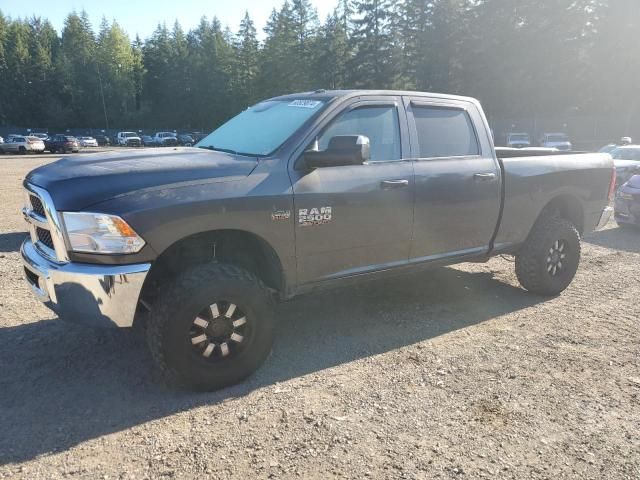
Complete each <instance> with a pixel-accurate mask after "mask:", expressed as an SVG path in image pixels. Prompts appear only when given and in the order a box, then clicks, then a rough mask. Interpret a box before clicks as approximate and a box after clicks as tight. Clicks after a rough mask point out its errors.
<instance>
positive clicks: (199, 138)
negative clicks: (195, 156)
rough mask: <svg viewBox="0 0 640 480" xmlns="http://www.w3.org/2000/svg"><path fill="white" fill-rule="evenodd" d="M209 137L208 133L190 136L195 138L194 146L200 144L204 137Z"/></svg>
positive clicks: (191, 134)
mask: <svg viewBox="0 0 640 480" xmlns="http://www.w3.org/2000/svg"><path fill="white" fill-rule="evenodd" d="M207 135H208V133H202V132H191V133H190V134H189V136H190V137H191V138H193V142H194V143H193V144H194V145H195V144H196V143H198V142H199V141H200V140H202V139H203V138H204V137H206V136H207Z"/></svg>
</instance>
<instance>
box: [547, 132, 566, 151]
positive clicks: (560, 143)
mask: <svg viewBox="0 0 640 480" xmlns="http://www.w3.org/2000/svg"><path fill="white" fill-rule="evenodd" d="M540 146H541V147H550V148H557V149H558V150H573V145H572V144H571V142H570V141H569V137H568V136H567V134H566V133H545V134H544V135H543V136H542V138H541V139H540Z"/></svg>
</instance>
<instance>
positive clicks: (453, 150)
mask: <svg viewBox="0 0 640 480" xmlns="http://www.w3.org/2000/svg"><path fill="white" fill-rule="evenodd" d="M413 118H414V119H415V123H416V130H417V131H418V145H419V148H420V158H434V157H465V156H472V155H479V154H480V148H479V147H478V139H477V137H476V133H475V130H474V129H473V124H472V123H471V118H469V114H468V113H467V112H465V111H464V110H459V109H455V108H439V107H420V106H414V107H413Z"/></svg>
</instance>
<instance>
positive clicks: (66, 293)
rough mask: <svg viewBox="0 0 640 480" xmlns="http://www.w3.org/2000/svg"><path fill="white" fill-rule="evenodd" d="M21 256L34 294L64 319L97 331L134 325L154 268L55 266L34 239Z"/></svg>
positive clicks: (82, 265)
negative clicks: (89, 326)
mask: <svg viewBox="0 0 640 480" xmlns="http://www.w3.org/2000/svg"><path fill="white" fill-rule="evenodd" d="M20 253H21V254H22V261H23V264H24V274H25V278H26V280H27V283H28V284H29V285H30V286H31V290H33V293H34V294H35V295H36V297H37V298H38V300H40V301H41V302H43V303H44V304H45V305H46V306H47V307H49V308H50V309H51V310H53V311H54V312H55V313H56V314H58V316H59V317H60V318H61V319H63V320H68V321H71V322H74V323H82V324H86V325H92V326H97V327H130V326H132V325H133V319H134V317H135V313H136V308H137V306H138V300H139V298H140V292H141V290H142V285H143V284H144V280H145V278H146V277H147V273H148V272H149V269H150V268H151V264H149V263H142V264H137V265H91V264H86V263H73V262H72V263H63V264H60V263H55V262H52V261H51V260H48V259H47V258H46V257H45V256H43V255H42V254H41V253H40V252H39V250H38V249H37V248H36V247H35V246H34V244H33V242H32V241H31V240H30V239H27V240H25V241H24V243H23V244H22V248H21V249H20Z"/></svg>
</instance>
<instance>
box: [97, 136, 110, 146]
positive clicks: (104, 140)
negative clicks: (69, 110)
mask: <svg viewBox="0 0 640 480" xmlns="http://www.w3.org/2000/svg"><path fill="white" fill-rule="evenodd" d="M94 138H95V139H96V142H98V146H100V147H108V146H109V145H111V139H110V138H109V137H107V136H106V135H96V136H95V137H94Z"/></svg>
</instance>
